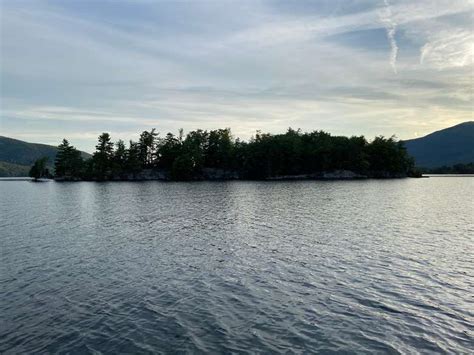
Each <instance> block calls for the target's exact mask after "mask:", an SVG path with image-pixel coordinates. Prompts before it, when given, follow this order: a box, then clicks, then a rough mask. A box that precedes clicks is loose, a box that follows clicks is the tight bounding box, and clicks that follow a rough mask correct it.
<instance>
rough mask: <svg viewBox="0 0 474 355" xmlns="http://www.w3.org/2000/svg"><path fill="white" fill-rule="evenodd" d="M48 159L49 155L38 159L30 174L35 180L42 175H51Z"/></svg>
mask: <svg viewBox="0 0 474 355" xmlns="http://www.w3.org/2000/svg"><path fill="white" fill-rule="evenodd" d="M47 161H48V157H43V158H40V159H38V160H36V161H35V163H34V164H33V166H32V167H31V169H30V172H29V174H28V175H29V176H30V177H32V178H34V179H35V180H38V179H41V178H42V177H49V176H50V174H49V170H48V169H47V168H46V162H47Z"/></svg>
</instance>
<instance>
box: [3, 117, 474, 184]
mask: <svg viewBox="0 0 474 355" xmlns="http://www.w3.org/2000/svg"><path fill="white" fill-rule="evenodd" d="M404 143H405V146H406V147H407V150H408V153H409V154H410V155H411V156H413V157H414V158H415V161H416V165H417V166H418V167H422V168H436V167H441V166H444V165H447V166H451V165H454V164H459V163H462V164H468V163H472V162H474V121H469V122H464V123H461V124H458V125H456V126H453V127H449V128H446V129H442V130H440V131H436V132H433V133H431V134H428V135H427V136H424V137H421V138H416V139H410V140H406V141H404ZM56 152H57V148H56V147H53V146H50V145H46V144H37V143H28V142H24V141H20V140H18V139H13V138H8V137H2V136H0V177H2V176H3V177H5V176H7V177H8V176H11V177H14V176H27V175H28V171H29V169H30V167H31V165H32V164H33V163H34V162H35V160H37V159H39V158H42V157H48V165H49V166H50V167H52V166H53V164H54V159H55V157H56ZM82 156H83V157H84V158H88V157H90V154H88V153H85V152H82Z"/></svg>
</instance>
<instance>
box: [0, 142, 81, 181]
mask: <svg viewBox="0 0 474 355" xmlns="http://www.w3.org/2000/svg"><path fill="white" fill-rule="evenodd" d="M56 152H57V148H56V147H54V146H51V145H47V144H38V143H28V142H24V141H20V140H18V139H13V138H8V137H2V136H0V177H2V176H3V177H5V176H12V177H14V176H27V175H28V171H29V170H30V167H31V165H33V163H34V162H35V160H37V159H39V158H42V157H48V165H49V166H50V167H51V166H52V165H53V164H54V159H55V157H56ZM81 153H82V157H83V158H88V157H90V154H88V153H85V152H81Z"/></svg>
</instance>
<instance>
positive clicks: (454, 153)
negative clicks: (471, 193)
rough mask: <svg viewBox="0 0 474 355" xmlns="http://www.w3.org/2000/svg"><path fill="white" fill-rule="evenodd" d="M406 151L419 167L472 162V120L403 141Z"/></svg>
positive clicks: (473, 158)
mask: <svg viewBox="0 0 474 355" xmlns="http://www.w3.org/2000/svg"><path fill="white" fill-rule="evenodd" d="M404 143H405V146H406V147H407V150H408V153H409V154H410V155H411V156H412V157H414V158H415V162H416V165H417V166H418V167H421V168H436V167H440V166H444V165H446V166H451V165H454V164H468V163H472V162H474V121H468V122H464V123H461V124H458V125H456V126H453V127H449V128H445V129H442V130H440V131H436V132H433V133H431V134H428V135H427V136H424V137H421V138H416V139H410V140H406V141H404Z"/></svg>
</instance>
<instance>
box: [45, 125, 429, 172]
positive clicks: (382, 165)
mask: <svg viewBox="0 0 474 355" xmlns="http://www.w3.org/2000/svg"><path fill="white" fill-rule="evenodd" d="M95 148H96V151H95V152H94V154H93V155H92V157H91V158H89V159H86V160H84V159H83V158H82V156H81V152H80V151H79V150H77V149H76V148H75V147H73V146H72V145H71V144H70V143H69V142H68V141H67V140H66V139H63V141H62V143H61V144H60V145H59V146H58V153H57V156H56V159H55V162H54V179H55V180H56V181H132V180H169V181H193V180H238V179H248V180H296V179H322V180H334V179H367V178H402V177H410V176H414V177H418V176H419V175H420V174H419V173H418V172H417V171H416V170H415V167H414V160H413V159H412V158H411V157H410V156H409V155H408V153H407V151H406V149H405V147H404V145H403V142H400V141H397V140H396V139H395V137H390V138H385V137H383V136H379V137H375V138H374V139H373V140H371V141H370V142H369V141H367V140H366V139H365V137H364V136H352V137H344V136H332V135H331V134H329V133H327V132H324V131H313V132H310V133H303V132H301V130H294V129H291V128H290V129H288V131H287V132H286V133H284V134H268V133H261V132H259V131H257V133H256V134H255V136H253V137H252V138H251V139H250V140H249V141H248V142H245V141H242V140H240V139H235V138H233V136H232V134H231V131H230V129H229V128H226V129H217V130H210V131H207V130H201V129H198V130H195V131H191V132H189V133H188V134H187V135H186V136H185V135H184V134H183V130H180V131H179V133H178V134H177V135H174V134H172V133H168V134H166V136H164V137H159V134H158V133H157V132H156V130H155V129H152V130H151V131H144V132H142V133H141V135H140V138H139V141H138V142H134V141H130V142H129V143H128V146H126V145H125V143H124V142H123V141H122V140H118V141H117V142H115V143H114V142H112V140H111V137H110V134H109V133H102V134H101V135H100V136H99V137H98V143H97V145H96V147H95Z"/></svg>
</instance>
